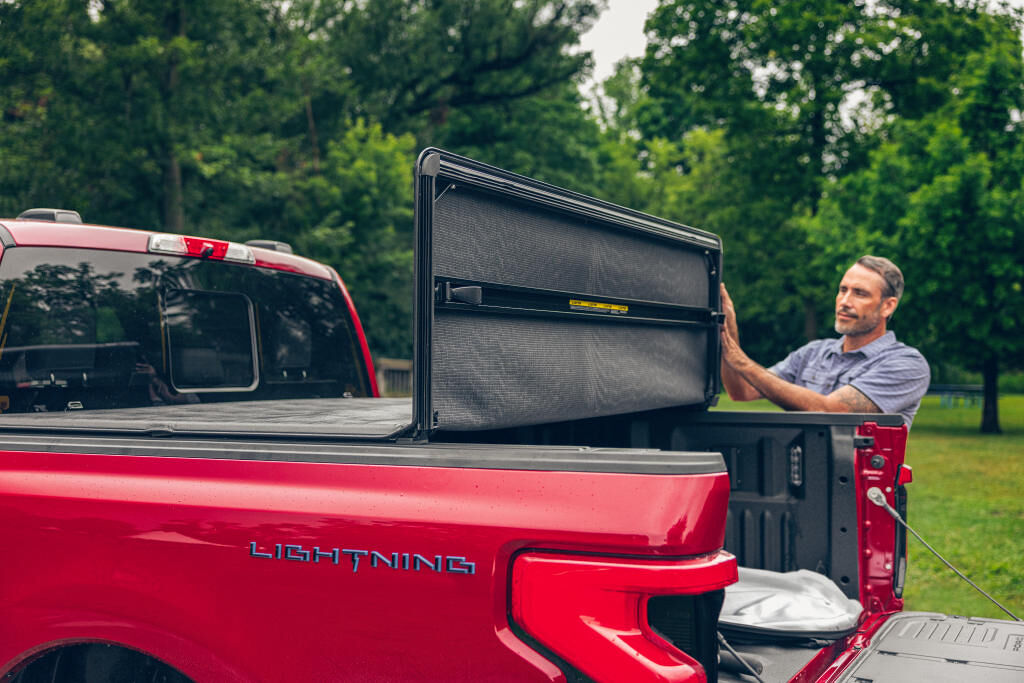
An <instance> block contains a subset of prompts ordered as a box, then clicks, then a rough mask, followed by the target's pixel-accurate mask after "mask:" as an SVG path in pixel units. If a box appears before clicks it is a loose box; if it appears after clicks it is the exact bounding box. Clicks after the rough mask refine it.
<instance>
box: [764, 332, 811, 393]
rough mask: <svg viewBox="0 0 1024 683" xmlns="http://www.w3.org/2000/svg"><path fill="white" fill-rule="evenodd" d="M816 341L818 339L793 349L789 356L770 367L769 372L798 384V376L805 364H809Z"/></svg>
mask: <svg viewBox="0 0 1024 683" xmlns="http://www.w3.org/2000/svg"><path fill="white" fill-rule="evenodd" d="M816 343H817V341H813V342H810V343H807V344H804V345H803V346H801V347H800V348H799V349H797V350H796V351H791V352H790V354H789V355H788V356H786V357H785V358H783V359H782V360H780V361H779V362H778V363H776V364H775V365H773V366H771V367H770V368H768V372H770V373H772V374H773V375H776V376H778V377H781V378H782V379H784V380H786V381H787V382H789V383H790V384H796V378H797V377H799V376H800V371H801V370H803V367H804V365H806V364H807V358H808V357H809V355H810V354H811V352H812V347H813V346H814V345H815V344H816Z"/></svg>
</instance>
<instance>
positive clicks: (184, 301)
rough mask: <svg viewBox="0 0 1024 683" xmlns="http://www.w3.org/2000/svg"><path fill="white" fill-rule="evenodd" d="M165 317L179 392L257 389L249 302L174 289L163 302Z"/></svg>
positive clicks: (174, 382)
mask: <svg viewBox="0 0 1024 683" xmlns="http://www.w3.org/2000/svg"><path fill="white" fill-rule="evenodd" d="M163 314H164V325H165V328H166V330H167V346H168V349H169V351H170V356H171V384H172V385H173V386H174V388H175V389H176V390H179V391H180V390H195V391H202V390H207V391H214V390H231V389H246V390H248V389H253V388H255V386H256V348H255V347H256V339H255V334H254V332H255V325H254V324H253V315H252V306H251V305H250V303H249V298H248V297H246V296H245V295H242V294H221V293H219V292H197V291H189V290H184V289H171V290H168V291H167V292H166V293H165V294H164V297H163Z"/></svg>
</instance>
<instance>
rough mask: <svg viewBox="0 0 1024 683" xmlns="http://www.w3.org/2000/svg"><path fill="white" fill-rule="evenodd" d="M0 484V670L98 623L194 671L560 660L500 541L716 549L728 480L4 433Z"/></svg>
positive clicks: (307, 671)
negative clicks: (170, 450) (104, 446)
mask: <svg viewBox="0 0 1024 683" xmlns="http://www.w3.org/2000/svg"><path fill="white" fill-rule="evenodd" d="M0 490H3V491H4V493H5V495H4V497H3V500H2V502H0V528H2V529H3V535H4V541H5V543H6V544H7V547H8V549H10V551H9V552H5V556H6V559H5V561H4V562H3V563H0V614H3V615H4V619H3V620H0V673H3V672H4V671H7V670H9V669H10V668H11V667H13V666H15V665H16V664H17V663H18V662H19V661H21V659H22V658H23V657H24V656H25V655H26V654H27V653H30V652H33V651H38V650H39V649H40V648H42V647H45V646H46V645H47V644H52V643H55V642H60V641H64V642H68V641H81V640H101V641H104V640H105V641H111V642H118V643H121V644H123V645H127V646H129V647H133V648H136V649H139V650H142V651H145V652H147V653H149V654H151V655H154V656H156V657H157V658H159V659H162V660H163V661H165V662H167V663H169V664H171V665H172V666H174V667H175V668H177V669H179V670H181V671H182V672H183V673H185V674H186V675H188V676H191V677H193V678H195V679H197V680H202V681H220V680H224V681H231V680H265V681H281V680H376V681H379V680H403V681H404V680H451V679H472V680H501V681H510V680H561V679H562V676H561V674H560V673H559V672H558V670H557V669H555V668H554V667H553V666H552V665H551V664H550V663H549V662H547V661H546V660H544V659H542V658H541V657H540V656H539V655H537V654H535V653H533V652H532V650H530V649H529V648H528V647H527V646H526V645H524V644H523V643H522V642H520V641H519V640H518V639H517V638H516V637H515V636H514V635H513V634H512V632H511V631H510V630H509V627H508V618H507V614H508V610H509V605H508V604H507V598H506V596H507V594H508V585H509V571H510V567H511V563H512V559H513V556H514V554H515V553H517V552H518V551H522V550H524V549H532V548H544V549H554V550H568V551H585V552H587V553H590V554H597V553H609V554H612V553H618V554H625V555H632V556H646V557H653V556H658V557H663V558H667V557H683V556H693V555H702V554H707V553H710V552H714V551H716V550H717V549H718V548H720V547H721V545H722V540H723V537H724V523H725V516H726V515H725V511H726V503H727V497H728V482H727V478H726V475H725V474H724V473H722V474H713V475H695V476H657V475H633V474H597V473H581V472H572V473H569V472H534V471H518V470H513V471H507V470H505V471H503V470H487V469H468V468H458V469H455V468H434V467H423V468H413V467H398V466H367V465H349V464H330V463H290V462H267V461H237V460H207V459H198V458H160V457H140V456H105V455H82V454H52V453H21V452H3V453H0ZM637 501H643V504H642V505H639V504H637ZM250 544H255V545H250ZM278 544H281V545H282V546H284V549H283V551H280V550H276V546H277V545H278ZM288 544H292V545H293V546H295V547H292V548H291V549H289V548H287V545H288ZM314 547H316V548H317V549H318V550H319V551H320V558H319V559H320V561H319V562H313V561H312V560H311V559H310V552H311V551H312V550H313V548H314ZM334 549H338V550H340V551H341V552H339V553H337V556H338V560H339V561H338V563H337V564H335V563H334V560H333V557H332V555H331V553H332V552H333V551H334ZM345 550H349V551H367V552H370V551H374V550H376V551H378V552H380V553H381V554H382V557H384V558H387V559H392V558H391V555H390V554H391V553H400V554H403V553H410V554H412V553H420V554H421V555H423V556H424V557H425V558H434V557H436V556H438V555H440V556H442V557H443V558H445V560H446V563H450V564H446V566H448V567H450V568H454V569H455V570H456V571H454V572H453V571H440V572H439V571H435V570H433V569H431V568H427V567H426V566H425V565H424V566H421V567H420V569H419V571H416V570H414V569H413V568H409V569H405V568H404V567H402V566H401V565H402V564H403V563H404V562H403V560H401V559H399V561H398V562H396V564H397V565H399V567H398V568H390V567H388V566H385V562H383V561H379V562H378V563H377V566H373V565H372V564H371V563H370V562H371V559H370V557H371V556H369V555H363V556H361V564H360V565H359V567H358V570H357V571H353V562H352V559H353V557H354V555H353V554H347V553H344V551H345ZM277 555H280V557H281V559H276V556H277ZM289 557H291V558H295V559H288V558H289ZM400 557H401V555H400ZM303 558H305V559H303ZM451 558H465V559H464V560H462V561H460V560H456V561H454V562H452V561H451ZM378 559H380V558H378ZM623 561H624V562H626V563H628V562H629V560H627V559H624V560H623ZM638 561H640V560H638ZM679 562H684V561H683V560H679ZM469 563H473V568H474V573H460V572H459V571H458V570H462V571H463V572H466V571H467V567H468V566H469ZM667 564H671V562H668V563H667ZM438 566H439V567H440V566H441V565H440V564H439V565H438ZM684 590H686V587H685V586H680V591H684ZM634 680H643V679H642V678H636V679H634ZM652 680H655V679H652Z"/></svg>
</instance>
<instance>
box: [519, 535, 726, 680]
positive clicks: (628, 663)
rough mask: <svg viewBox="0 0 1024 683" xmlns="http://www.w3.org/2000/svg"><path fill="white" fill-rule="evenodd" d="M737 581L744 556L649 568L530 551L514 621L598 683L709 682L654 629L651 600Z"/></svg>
mask: <svg viewBox="0 0 1024 683" xmlns="http://www.w3.org/2000/svg"><path fill="white" fill-rule="evenodd" d="M736 580H737V572H736V558H735V557H733V556H732V555H730V554H729V553H727V552H725V551H719V552H717V553H714V554H711V555H707V556H704V557H699V558H694V559H691V560H682V561H672V562H670V561H665V560H661V561H655V562H645V563H638V562H636V561H633V562H624V561H621V560H619V561H615V560H594V559H581V558H580V557H579V556H576V555H558V554H545V555H542V554H539V553H528V554H524V555H521V556H519V557H518V558H516V561H515V566H514V568H513V579H512V615H513V617H514V619H515V620H516V623H517V624H519V625H521V626H522V627H523V628H524V629H525V630H526V632H527V633H529V634H530V635H531V636H533V637H534V638H536V639H537V640H538V641H539V642H541V643H543V644H544V645H545V646H546V647H548V648H550V649H551V650H552V651H553V652H555V653H557V654H558V655H559V656H560V657H562V658H563V659H565V660H566V661H568V662H570V663H572V664H573V665H574V666H575V667H576V668H578V669H579V670H580V671H582V672H583V673H584V674H586V675H587V676H589V677H590V678H592V679H594V680H606V681H635V680H651V681H666V682H668V681H678V682H682V681H703V680H706V678H705V675H704V670H703V668H702V667H701V666H700V664H699V663H698V662H697V660H696V659H693V658H692V657H690V656H688V655H687V654H686V653H683V652H682V651H680V650H678V649H676V648H675V647H673V646H672V645H671V644H670V643H668V642H667V641H666V640H664V639H663V638H662V637H661V636H659V635H657V634H656V633H655V632H654V631H653V630H652V629H651V627H650V625H649V624H648V621H647V599H648V598H650V597H651V596H655V595H666V594H667V595H694V594H698V593H705V592H709V591H714V590H720V589H722V588H725V587H726V586H728V585H729V584H732V583H735V582H736Z"/></svg>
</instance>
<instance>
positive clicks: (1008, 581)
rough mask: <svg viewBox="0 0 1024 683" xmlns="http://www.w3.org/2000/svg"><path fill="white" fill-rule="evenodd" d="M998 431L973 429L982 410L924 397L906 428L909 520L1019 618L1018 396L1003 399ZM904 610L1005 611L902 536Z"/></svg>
mask: <svg viewBox="0 0 1024 683" xmlns="http://www.w3.org/2000/svg"><path fill="white" fill-rule="evenodd" d="M1000 410H1001V412H1002V414H1003V417H1004V422H1005V425H1006V429H1005V432H1006V433H1005V434H1003V435H1002V436H998V437H996V436H991V435H980V434H977V424H978V420H979V418H980V413H981V409H980V408H978V407H973V408H968V407H957V408H943V407H941V406H939V397H937V396H927V397H925V399H924V402H923V403H922V405H921V410H920V412H918V414H917V417H916V418H915V420H914V428H913V429H912V430H911V432H910V442H909V444H908V452H907V462H908V464H910V465H911V466H912V467H913V468H914V482H913V483H912V484H910V485H909V486H908V487H907V488H908V492H909V501H910V502H909V512H908V521H909V522H910V524H911V525H912V526H914V528H915V529H917V531H918V533H920V534H921V535H922V536H924V538H925V540H927V541H928V542H929V543H930V544H932V545H933V546H935V548H936V549H937V550H938V551H939V552H940V553H942V554H943V555H944V556H945V557H946V558H947V559H948V560H950V561H951V562H952V563H953V564H954V565H956V566H957V567H959V568H960V570H961V571H963V572H964V573H965V574H966V575H967V576H968V577H969V578H970V579H971V580H973V581H974V582H975V583H978V584H979V585H980V586H981V587H982V588H984V589H985V590H986V591H988V592H989V593H991V594H993V595H994V596H995V597H996V598H997V599H999V600H1000V601H1002V602H1004V604H1006V606H1007V607H1009V609H1010V610H1011V611H1013V612H1015V613H1016V614H1017V615H1018V616H1019V615H1021V613H1022V612H1024V600H1021V592H1020V586H1021V585H1022V584H1024V568H1022V567H1021V564H1020V562H1018V561H1017V560H1018V559H1019V558H1020V557H1021V556H1024V539H1022V537H1021V534H1020V528H1021V523H1022V521H1024V504H1022V502H1021V498H1020V490H1021V487H1022V486H1024V461H1022V460H1021V458H1020V457H1019V455H1020V453H1021V452H1024V396H1020V395H1015V396H1004V397H1003V398H1001V399H1000ZM909 544H910V547H909V554H910V567H909V570H908V572H907V591H906V595H905V600H906V608H907V609H913V610H921V611H939V612H945V613H947V614H964V615H970V616H978V617H1003V618H1005V617H1006V615H1005V614H1004V613H1003V612H1002V611H1000V610H999V608H997V607H995V606H994V605H992V603H990V602H988V601H987V600H986V599H985V598H984V597H982V596H981V595H979V594H978V593H977V592H975V591H974V589H972V588H971V587H970V586H968V585H967V584H965V583H964V582H963V581H961V580H960V579H959V578H957V577H956V576H955V575H954V574H953V573H952V572H950V571H949V570H948V569H947V568H946V567H945V566H943V565H942V564H941V563H940V562H939V560H937V559H936V558H935V557H934V556H933V555H931V553H929V552H928V551H927V549H925V548H924V547H923V546H921V544H920V543H918V542H917V541H916V540H914V539H910V541H909Z"/></svg>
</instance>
